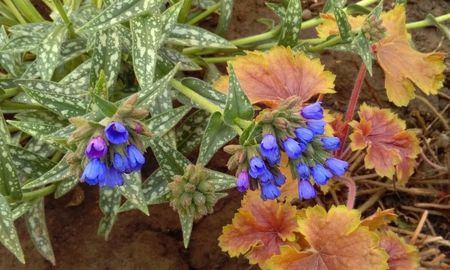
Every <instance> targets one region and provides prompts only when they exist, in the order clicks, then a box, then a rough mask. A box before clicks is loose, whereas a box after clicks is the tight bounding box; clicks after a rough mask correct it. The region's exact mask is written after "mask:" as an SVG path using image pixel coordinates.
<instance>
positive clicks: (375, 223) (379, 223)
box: [361, 208, 397, 231]
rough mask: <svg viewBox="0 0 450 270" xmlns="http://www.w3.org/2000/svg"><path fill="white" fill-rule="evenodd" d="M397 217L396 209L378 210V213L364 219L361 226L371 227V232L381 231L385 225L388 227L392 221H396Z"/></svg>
mask: <svg viewBox="0 0 450 270" xmlns="http://www.w3.org/2000/svg"><path fill="white" fill-rule="evenodd" d="M396 218H397V215H396V214H395V213H394V209H392V208H391V209H386V210H381V209H377V211H376V212H375V213H374V214H373V215H371V216H369V217H367V218H365V219H363V221H362V222H361V225H363V226H367V227H369V230H371V231H373V230H376V229H379V228H381V227H383V226H385V225H388V224H389V223H390V222H391V221H393V220H395V219H396Z"/></svg>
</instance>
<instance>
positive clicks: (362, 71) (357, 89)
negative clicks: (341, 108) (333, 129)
mask: <svg viewBox="0 0 450 270" xmlns="http://www.w3.org/2000/svg"><path fill="white" fill-rule="evenodd" d="M365 76H366V65H364V63H361V66H360V67H359V71H358V76H357V77H356V81H355V85H354V86H353V90H352V95H351V97H350V102H349V104H348V107H347V112H346V113H345V119H344V121H345V122H344V123H345V126H344V129H343V130H342V134H341V135H340V136H341V137H340V141H341V147H340V148H339V150H338V151H337V156H338V157H340V156H341V153H342V150H343V149H344V147H345V141H346V140H347V137H348V131H349V129H350V126H349V123H350V121H351V120H352V119H353V116H354V115H355V110H356V105H357V104H358V98H359V94H360V93H361V88H362V84H363V81H364V77H365Z"/></svg>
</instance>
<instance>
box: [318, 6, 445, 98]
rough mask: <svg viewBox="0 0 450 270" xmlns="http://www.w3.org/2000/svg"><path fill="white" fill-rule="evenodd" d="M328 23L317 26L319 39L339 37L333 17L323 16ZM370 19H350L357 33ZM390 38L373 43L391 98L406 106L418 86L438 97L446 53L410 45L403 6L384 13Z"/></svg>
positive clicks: (384, 21) (360, 17)
mask: <svg viewBox="0 0 450 270" xmlns="http://www.w3.org/2000/svg"><path fill="white" fill-rule="evenodd" d="M321 17H322V19H323V21H324V23H322V24H321V25H320V26H318V27H317V32H318V34H319V37H321V38H326V37H328V36H330V35H334V34H337V32H338V28H337V25H336V19H335V18H334V16H333V15H330V14H322V15H321ZM365 18H366V16H357V17H352V16H349V17H348V21H349V23H350V25H351V26H352V29H353V30H357V29H359V28H360V27H361V26H362V24H363V23H364V20H365ZM380 18H381V20H382V22H383V23H382V25H383V26H384V27H385V28H386V30H387V31H386V35H385V37H384V38H383V39H381V40H380V41H379V42H376V43H374V44H373V46H372V47H373V52H374V54H375V56H376V59H377V61H378V63H379V64H380V66H381V68H382V69H383V70H384V73H385V87H386V91H387V96H388V98H389V100H390V101H392V102H393V103H394V104H395V105H397V106H406V105H408V103H409V101H410V100H411V99H413V98H414V97H415V93H414V92H415V86H417V87H418V88H420V89H421V90H422V91H423V92H424V93H425V94H427V95H429V94H433V95H436V94H437V92H438V90H439V89H440V88H441V87H442V86H443V82H444V79H445V76H444V74H443V72H444V70H445V65H444V63H443V60H444V57H445V54H444V53H441V52H432V53H421V52H418V51H417V50H415V49H414V48H412V47H411V45H410V40H409V35H408V32H407V31H406V24H405V22H406V14H405V7H404V6H403V5H396V6H395V8H394V9H392V10H390V11H388V12H383V13H382V14H381V16H380Z"/></svg>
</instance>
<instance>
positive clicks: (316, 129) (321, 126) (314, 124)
mask: <svg viewBox="0 0 450 270" xmlns="http://www.w3.org/2000/svg"><path fill="white" fill-rule="evenodd" d="M306 124H307V125H308V128H309V129H310V130H311V131H312V132H313V133H314V134H316V135H322V134H323V132H324V131H325V121H323V120H310V121H308V122H307V123H306Z"/></svg>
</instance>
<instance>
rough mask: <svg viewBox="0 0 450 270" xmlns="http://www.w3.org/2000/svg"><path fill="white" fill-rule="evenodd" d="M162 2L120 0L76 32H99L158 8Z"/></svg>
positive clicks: (158, 0)
mask: <svg viewBox="0 0 450 270" xmlns="http://www.w3.org/2000/svg"><path fill="white" fill-rule="evenodd" d="M163 2H164V1H163V0H121V1H115V2H114V3H112V4H111V5H109V6H108V7H106V8H105V9H104V10H103V11H102V12H101V13H100V14H98V15H97V16H96V17H94V18H93V19H92V20H90V21H89V22H87V23H86V24H85V25H83V26H82V27H81V28H80V29H79V30H78V31H93V32H94V31H99V30H103V29H107V28H109V27H111V26H113V25H115V24H118V23H122V22H125V21H128V20H129V19H131V18H134V17H137V16H139V15H141V14H143V13H145V12H148V11H150V10H154V9H156V8H159V6H160V5H161V4H162V3H163Z"/></svg>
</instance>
